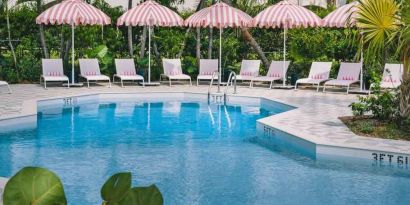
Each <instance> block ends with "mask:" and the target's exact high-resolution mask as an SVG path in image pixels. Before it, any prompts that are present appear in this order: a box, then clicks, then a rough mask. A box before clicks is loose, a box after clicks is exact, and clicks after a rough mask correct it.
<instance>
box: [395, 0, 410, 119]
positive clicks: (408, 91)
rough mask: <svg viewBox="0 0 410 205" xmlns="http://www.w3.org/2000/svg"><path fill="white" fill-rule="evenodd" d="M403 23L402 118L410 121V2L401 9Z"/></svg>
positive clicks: (400, 43)
mask: <svg viewBox="0 0 410 205" xmlns="http://www.w3.org/2000/svg"><path fill="white" fill-rule="evenodd" d="M401 17H402V22H403V24H404V29H403V30H399V31H398V33H400V32H401V33H400V35H399V36H400V37H399V49H400V50H402V53H401V57H402V59H403V64H404V68H405V72H403V82H402V84H401V86H400V93H401V95H400V116H401V117H402V118H404V119H410V68H409V66H410V65H409V56H410V0H405V1H404V2H403V5H402V9H401Z"/></svg>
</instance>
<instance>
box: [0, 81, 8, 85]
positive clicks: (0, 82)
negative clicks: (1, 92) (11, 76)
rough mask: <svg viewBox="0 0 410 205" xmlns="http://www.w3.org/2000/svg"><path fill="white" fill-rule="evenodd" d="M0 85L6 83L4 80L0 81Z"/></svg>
mask: <svg viewBox="0 0 410 205" xmlns="http://www.w3.org/2000/svg"><path fill="white" fill-rule="evenodd" d="M0 85H8V83H7V82H6V81H0Z"/></svg>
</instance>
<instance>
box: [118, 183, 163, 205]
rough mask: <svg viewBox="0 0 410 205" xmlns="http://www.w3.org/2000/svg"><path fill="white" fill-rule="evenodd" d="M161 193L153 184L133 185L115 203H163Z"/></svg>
mask: <svg viewBox="0 0 410 205" xmlns="http://www.w3.org/2000/svg"><path fill="white" fill-rule="evenodd" d="M163 204H164V199H163V198H162V194H161V192H160V191H159V189H158V188H157V186H155V185H151V186H149V187H135V188H132V190H131V191H130V192H129V193H128V194H127V196H126V197H125V198H124V199H123V200H122V201H120V202H119V203H118V204H117V205H163Z"/></svg>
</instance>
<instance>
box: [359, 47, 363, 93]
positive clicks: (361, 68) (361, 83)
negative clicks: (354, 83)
mask: <svg viewBox="0 0 410 205" xmlns="http://www.w3.org/2000/svg"><path fill="white" fill-rule="evenodd" d="M360 64H361V65H360V91H363V89H364V85H363V48H361V49H360Z"/></svg>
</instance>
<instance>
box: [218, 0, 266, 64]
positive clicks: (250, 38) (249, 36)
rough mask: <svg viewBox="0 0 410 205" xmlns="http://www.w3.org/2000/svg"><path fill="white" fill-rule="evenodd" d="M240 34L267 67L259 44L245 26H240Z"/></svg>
mask: <svg viewBox="0 0 410 205" xmlns="http://www.w3.org/2000/svg"><path fill="white" fill-rule="evenodd" d="M223 2H225V3H227V4H228V5H232V2H231V0H223ZM241 32H242V36H243V37H244V39H245V40H246V41H247V42H248V43H249V45H250V46H251V47H252V48H253V50H255V52H256V54H258V56H259V58H260V59H261V60H262V63H263V65H264V67H265V68H266V69H269V61H268V59H267V58H266V56H265V53H263V50H262V48H261V47H260V46H259V44H258V42H256V40H255V39H254V38H253V36H252V34H251V33H250V32H249V30H248V29H247V28H241Z"/></svg>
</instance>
